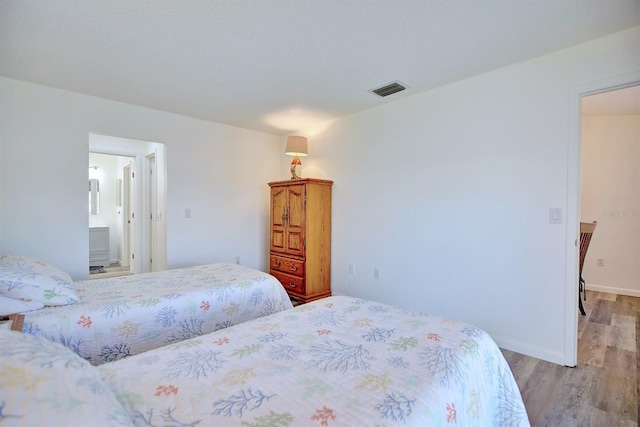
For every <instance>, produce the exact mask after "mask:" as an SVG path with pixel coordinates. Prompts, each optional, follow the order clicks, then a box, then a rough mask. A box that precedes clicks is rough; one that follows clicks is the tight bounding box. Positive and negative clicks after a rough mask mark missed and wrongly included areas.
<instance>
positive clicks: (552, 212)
mask: <svg viewBox="0 0 640 427" xmlns="http://www.w3.org/2000/svg"><path fill="white" fill-rule="evenodd" d="M549 224H562V208H549Z"/></svg>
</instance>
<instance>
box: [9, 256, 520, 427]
mask: <svg viewBox="0 0 640 427" xmlns="http://www.w3.org/2000/svg"><path fill="white" fill-rule="evenodd" d="M24 267H25V265H21V266H20V269H21V272H20V274H19V275H18V274H13V275H12V274H9V275H6V274H5V275H4V276H2V274H0V279H1V280H0V285H2V283H3V282H2V280H4V284H5V285H7V284H8V286H5V288H6V289H9V292H11V291H15V289H16V287H17V285H16V283H17V282H15V281H12V280H14V278H16V277H22V279H21V280H23V282H21V284H22V285H24V286H23V289H22V290H23V291H24V290H25V289H27V288H28V287H27V286H26V284H27V283H28V282H29V281H28V280H27V279H28V277H31V276H29V274H31V273H33V272H34V271H35V270H34V269H29V268H24ZM26 271H28V272H29V274H26V273H25V272H26ZM5 273H6V269H5ZM2 277H4V279H2ZM7 277H10V278H12V279H11V280H7ZM59 279H60V278H59V277H56V279H55V280H54V282H55V283H59V282H60V283H61V282H63V281H61V280H59ZM32 282H33V281H32ZM29 283H31V282H29ZM30 286H31V285H30ZM56 286H57V285H55V286H53V287H47V286H44V287H43V290H44V294H45V295H46V296H47V298H50V299H51V300H52V301H53V300H55V299H56V298H58V302H60V301H61V302H60V303H65V301H66V302H72V303H71V304H68V305H62V306H58V307H44V308H41V309H39V310H35V311H30V312H27V313H25V319H24V327H23V333H19V332H13V331H10V330H8V328H0V421H1V422H2V425H3V426H14V425H15V426H23V425H24V426H40V425H50V426H58V425H60V426H62V425H64V426H70V425H93V426H129V425H136V426H163V425H171V426H196V425H224V426H231V425H238V426H281V427H283V426H299V425H309V426H336V425H353V426H395V425H402V426H405V425H407V426H438V425H451V424H457V425H464V426H490V425H495V426H527V425H529V421H528V418H527V413H526V410H525V408H524V404H523V401H522V398H521V395H520V392H519V390H518V387H517V385H516V382H515V380H514V378H513V375H512V374H511V371H510V369H509V366H508V365H507V363H506V361H505V360H504V358H503V356H502V354H501V352H500V350H499V349H498V347H497V345H496V344H495V342H494V341H493V340H492V339H491V338H490V337H489V335H488V334H486V333H485V332H484V331H482V330H480V329H478V328H476V327H474V326H471V325H468V324H465V323H461V322H457V321H454V320H451V319H446V318H442V317H437V316H430V315H427V314H423V313H418V312H413V311H408V310H403V309H400V308H397V307H392V306H388V305H384V304H380V303H376V302H373V301H367V300H362V299H356V298H351V297H346V296H334V297H329V298H325V299H321V300H317V301H314V302H312V303H308V304H304V305H300V306H298V307H296V308H292V305H291V302H290V300H289V298H288V296H287V294H286V292H285V291H284V289H283V288H282V286H281V285H280V283H279V282H278V281H277V280H276V279H275V278H273V277H272V276H270V275H268V274H266V273H262V272H259V271H256V270H253V269H249V268H246V267H241V266H238V265H235V264H212V265H205V266H198V267H189V268H183V269H176V270H169V271H165V272H162V273H149V274H141V275H134V276H128V277H125V278H112V279H104V280H91V281H82V282H75V283H73V290H74V291H75V292H77V296H75V295H72V294H65V292H64V291H62V290H61V289H62V288H59V287H56ZM64 286H66V285H64ZM0 290H1V289H0ZM32 293H33V292H32ZM52 295H53V297H52ZM74 298H75V299H77V300H78V301H76V302H73V301H72V300H73V299H74ZM52 303H53V302H52ZM94 365H97V366H94Z"/></svg>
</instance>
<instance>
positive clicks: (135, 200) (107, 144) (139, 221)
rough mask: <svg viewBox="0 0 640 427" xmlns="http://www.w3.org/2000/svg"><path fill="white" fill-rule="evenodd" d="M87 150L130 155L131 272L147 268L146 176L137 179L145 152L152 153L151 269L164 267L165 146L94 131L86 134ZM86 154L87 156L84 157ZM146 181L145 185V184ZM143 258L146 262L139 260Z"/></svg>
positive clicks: (145, 161)
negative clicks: (153, 218) (154, 217)
mask: <svg viewBox="0 0 640 427" xmlns="http://www.w3.org/2000/svg"><path fill="white" fill-rule="evenodd" d="M89 152H92V153H101V154H112V155H116V156H126V157H133V158H134V162H133V169H132V172H133V174H134V178H133V179H132V181H133V185H132V188H131V190H132V195H131V196H132V197H131V200H130V201H131V203H130V212H131V213H132V214H133V215H135V217H133V218H131V219H133V221H135V223H134V224H132V229H131V233H132V234H134V236H133V238H132V239H130V240H133V245H132V246H133V247H130V248H129V249H130V253H133V254H135V258H134V259H130V260H129V261H130V268H131V272H133V273H147V272H149V271H150V265H149V262H148V260H149V254H150V252H151V251H150V248H149V245H148V242H149V238H150V236H149V232H148V230H149V227H150V225H149V224H150V222H151V221H150V220H149V215H148V213H149V202H148V201H149V200H150V196H149V194H148V192H149V189H150V187H149V185H148V179H144V178H143V179H138V178H139V177H144V175H145V172H146V171H148V169H149V166H148V162H149V159H148V158H147V156H148V155H151V154H153V155H154V157H155V166H156V168H155V170H156V174H155V176H156V179H157V185H155V186H154V188H155V189H156V194H155V196H154V197H155V200H156V201H157V206H156V209H157V211H156V212H157V217H158V219H157V221H153V222H154V224H153V225H154V227H155V229H156V230H157V233H156V239H155V241H154V249H153V251H154V252H155V253H156V254H157V256H156V258H157V260H156V259H154V271H161V270H165V269H166V259H167V257H166V253H167V239H166V222H165V220H164V218H165V217H166V215H164V212H166V200H167V197H166V193H167V180H166V176H167V172H166V171H167V161H166V160H167V156H166V147H165V145H164V144H162V143H159V142H151V141H143V140H137V139H130V138H121V137H116V136H108V135H102V134H97V133H90V134H89ZM87 158H88V157H87ZM145 183H146V185H145ZM143 260H147V262H143Z"/></svg>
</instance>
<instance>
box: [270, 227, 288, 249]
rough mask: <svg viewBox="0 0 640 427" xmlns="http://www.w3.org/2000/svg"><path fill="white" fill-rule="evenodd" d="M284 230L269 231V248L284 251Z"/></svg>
mask: <svg viewBox="0 0 640 427" xmlns="http://www.w3.org/2000/svg"><path fill="white" fill-rule="evenodd" d="M284 242H285V240H284V231H283V230H275V229H274V230H272V231H271V250H272V251H277V252H284V251H285V250H286V248H285V246H284Z"/></svg>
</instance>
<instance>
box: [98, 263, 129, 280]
mask: <svg viewBox="0 0 640 427" xmlns="http://www.w3.org/2000/svg"><path fill="white" fill-rule="evenodd" d="M105 270H106V273H98V274H90V275H89V279H106V278H107V277H118V276H128V275H130V274H131V269H130V268H129V267H120V266H119V265H115V264H114V265H111V266H110V267H106V268H105Z"/></svg>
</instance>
